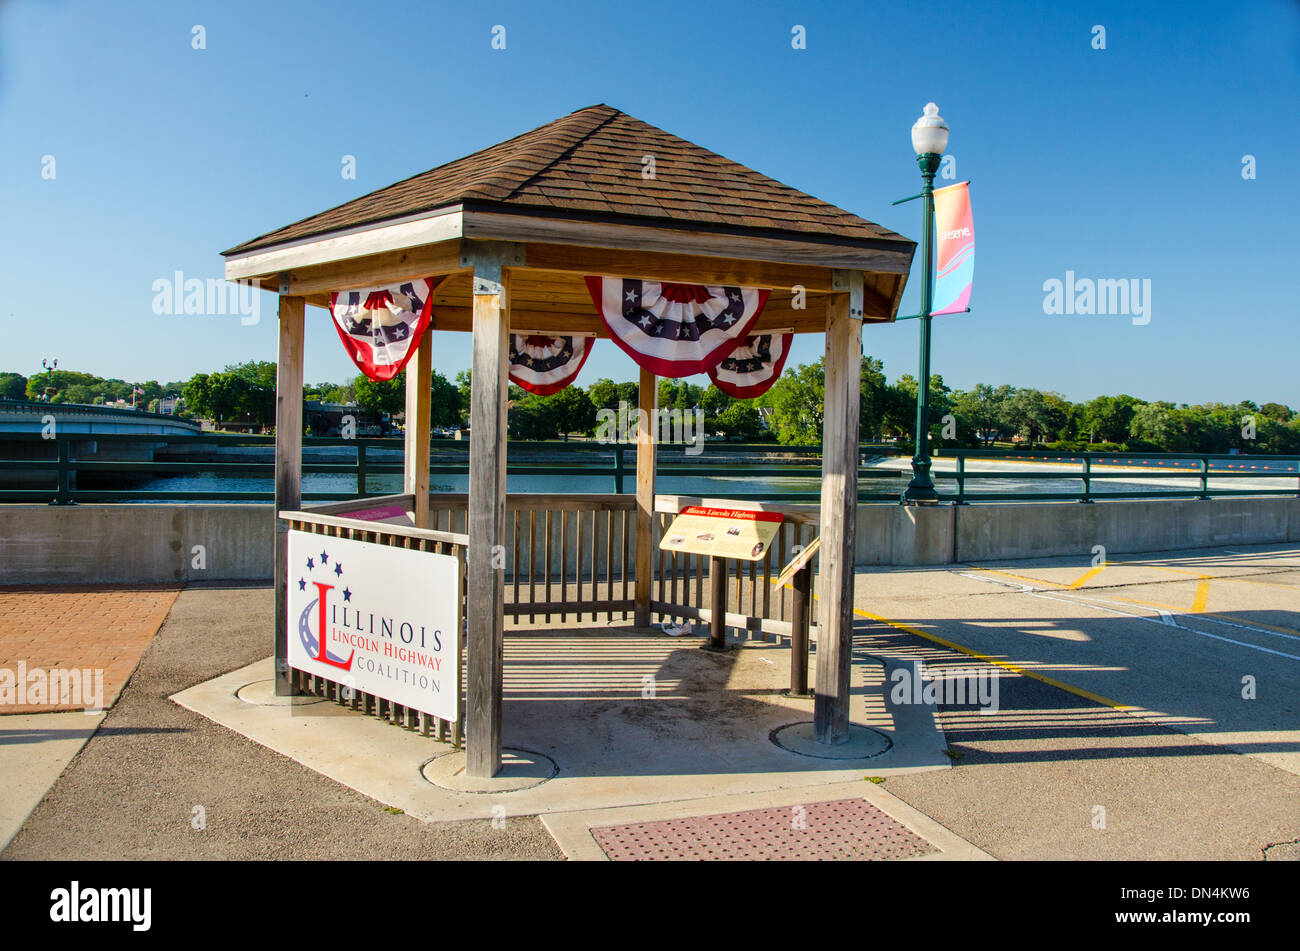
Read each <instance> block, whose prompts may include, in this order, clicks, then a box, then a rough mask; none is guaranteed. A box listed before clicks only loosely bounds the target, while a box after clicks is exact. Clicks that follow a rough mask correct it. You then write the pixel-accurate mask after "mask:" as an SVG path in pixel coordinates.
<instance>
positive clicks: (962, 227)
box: [930, 182, 975, 316]
mask: <svg viewBox="0 0 1300 951" xmlns="http://www.w3.org/2000/svg"><path fill="white" fill-rule="evenodd" d="M934 230H935V234H936V236H937V242H936V255H935V280H934V305H933V309H932V310H931V311H930V313H931V314H932V315H935V316H938V315H939V314H960V313H964V312H965V311H967V310H970V288H971V282H972V281H973V280H974V278H975V223H974V220H973V219H972V218H971V211H970V182H958V183H957V184H956V185H949V186H948V187H947V188H936V189H935V192H934Z"/></svg>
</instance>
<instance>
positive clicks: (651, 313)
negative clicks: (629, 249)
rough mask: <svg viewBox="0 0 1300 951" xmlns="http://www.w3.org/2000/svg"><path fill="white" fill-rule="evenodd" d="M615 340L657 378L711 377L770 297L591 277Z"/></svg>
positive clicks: (742, 290)
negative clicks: (696, 375) (701, 375)
mask: <svg viewBox="0 0 1300 951" xmlns="http://www.w3.org/2000/svg"><path fill="white" fill-rule="evenodd" d="M587 288H588V290H590V292H591V299H592V300H593V301H595V303H596V309H597V310H598V311H599V312H600V317H601V320H603V321H604V323H605V327H606V328H607V329H608V330H609V333H610V337H611V338H612V339H613V341H614V342H615V343H616V344H618V345H619V346H620V347H622V348H623V350H625V351H626V352H627V354H628V355H629V356H630V357H631V358H632V359H633V360H635V361H636V363H637V366H640V367H642V368H644V369H647V370H650V371H651V372H653V373H654V374H655V375H656V376H665V377H683V376H692V375H694V374H696V373H707V372H708V371H709V370H710V369H712V368H713V367H714V366H716V365H717V364H718V361H720V360H722V359H723V358H724V357H726V356H727V355H728V354H730V353H731V351H732V350H734V349H735V348H736V346H737V345H738V344H739V343H740V342H741V341H742V340H744V339H745V337H746V336H747V335H748V334H749V331H750V329H751V328H753V326H754V324H755V322H756V321H757V320H758V315H759V314H760V313H761V312H762V310H763V305H764V304H765V303H767V297H768V294H769V293H771V292H770V291H768V290H766V289H764V288H758V287H723V286H705V285H702V284H669V283H662V282H660V281H641V280H635V279H632V278H625V277H588V278H587Z"/></svg>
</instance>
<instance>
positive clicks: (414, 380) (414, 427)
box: [402, 332, 433, 528]
mask: <svg viewBox="0 0 1300 951" xmlns="http://www.w3.org/2000/svg"><path fill="white" fill-rule="evenodd" d="M432 379H433V334H432V333H429V332H426V333H425V334H424V336H423V337H421V338H420V343H419V345H418V346H417V347H416V349H415V353H414V354H413V355H412V356H411V359H410V360H408V361H407V364H406V421H405V424H406V442H405V452H403V453H402V475H403V478H402V491H403V492H406V493H407V494H409V495H412V496H414V498H413V500H412V502H411V506H412V508H413V510H414V518H415V524H416V525H418V526H419V527H420V528H428V527H429V417H430V406H429V402H430V399H431V393H430V384H431V382H432Z"/></svg>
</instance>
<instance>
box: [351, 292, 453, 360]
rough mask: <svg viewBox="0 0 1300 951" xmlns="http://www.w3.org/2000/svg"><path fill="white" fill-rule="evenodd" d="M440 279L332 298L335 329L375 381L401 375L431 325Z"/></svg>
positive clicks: (352, 355) (355, 358)
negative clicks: (436, 288) (434, 291)
mask: <svg viewBox="0 0 1300 951" xmlns="http://www.w3.org/2000/svg"><path fill="white" fill-rule="evenodd" d="M441 280H442V278H435V279H432V280H430V279H429V278H416V279H415V280H411V281H402V282H400V283H398V284H390V285H388V286H387V287H376V288H373V289H371V288H367V289H365V290H357V291H336V292H335V293H333V294H331V295H330V314H331V315H332V316H333V317H334V329H336V330H337V331H338V332H339V339H340V340H342V341H343V347H344V349H345V350H347V352H348V356H350V357H351V358H352V362H353V363H355V364H356V365H357V369H359V370H360V371H361V372H362V373H364V374H365V375H366V376H367V377H369V378H370V379H372V380H391V379H393V377H395V376H397V374H399V373H401V372H402V368H403V367H405V366H406V364H407V361H409V360H410V359H411V356H412V354H414V353H415V348H416V347H417V346H419V344H420V337H421V336H422V335H423V334H424V332H425V330H427V329H428V327H429V323H430V322H431V320H432V310H431V308H432V306H433V289H434V288H435V287H436V286H437V285H438V283H439V282H440V281H441Z"/></svg>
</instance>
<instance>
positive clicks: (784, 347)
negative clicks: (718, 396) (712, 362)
mask: <svg viewBox="0 0 1300 951" xmlns="http://www.w3.org/2000/svg"><path fill="white" fill-rule="evenodd" d="M793 341H794V334H792V333H788V334H756V335H754V336H752V337H746V338H745V339H744V340H742V341H741V342H740V345H739V346H737V347H736V349H735V350H732V351H731V353H730V354H728V355H727V356H725V357H723V358H722V360H721V361H720V362H719V363H718V365H717V366H716V367H714V368H713V369H711V370H710V371H709V379H711V380H712V381H713V385H714V386H716V387H717V388H718V389H720V390H721V391H722V392H724V393H726V394H727V395H728V396H734V397H735V398H736V399H738V400H752V399H753V398H754V397H756V396H762V395H763V394H764V393H766V392H767V391H768V390H769V389H770V388H771V386H772V384H773V383H775V382H776V380H777V377H779V376H780V375H781V370H782V369H784V368H785V358H786V357H788V356H789V355H790V344H791V343H792V342H793Z"/></svg>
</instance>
